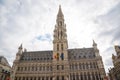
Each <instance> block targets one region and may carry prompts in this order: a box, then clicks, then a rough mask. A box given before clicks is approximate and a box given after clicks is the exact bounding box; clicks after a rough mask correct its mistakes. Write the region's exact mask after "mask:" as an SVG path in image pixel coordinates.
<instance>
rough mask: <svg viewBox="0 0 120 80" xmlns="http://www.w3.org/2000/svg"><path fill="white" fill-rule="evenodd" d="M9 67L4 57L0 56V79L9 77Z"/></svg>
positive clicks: (4, 79)
mask: <svg viewBox="0 0 120 80" xmlns="http://www.w3.org/2000/svg"><path fill="white" fill-rule="evenodd" d="M10 72H11V67H10V65H9V63H8V61H7V60H6V58H5V57H3V56H0V80H7V79H10Z"/></svg>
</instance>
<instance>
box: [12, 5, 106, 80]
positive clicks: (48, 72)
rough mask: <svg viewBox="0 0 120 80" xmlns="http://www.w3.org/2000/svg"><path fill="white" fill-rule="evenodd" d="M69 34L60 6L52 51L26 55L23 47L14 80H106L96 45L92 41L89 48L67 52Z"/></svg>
mask: <svg viewBox="0 0 120 80" xmlns="http://www.w3.org/2000/svg"><path fill="white" fill-rule="evenodd" d="M66 31H67V30H66V24H65V20H64V15H63V13H62V9H61V6H59V11H58V14H57V19H56V24H55V28H54V34H53V38H54V39H53V50H48V51H27V50H26V49H25V50H24V51H23V47H22V45H20V47H19V48H18V52H17V54H16V59H15V60H14V63H13V67H12V68H13V77H12V78H13V80H103V78H104V77H105V70H104V66H103V61H102V57H101V56H100V54H99V49H98V48H97V43H95V41H94V40H93V44H92V47H90V48H75V49H68V46H69V44H68V40H67V33H66ZM43 46H44V45H43Z"/></svg>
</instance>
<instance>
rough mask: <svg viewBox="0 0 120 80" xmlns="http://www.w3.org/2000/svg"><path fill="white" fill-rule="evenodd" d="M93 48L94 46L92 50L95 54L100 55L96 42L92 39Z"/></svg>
mask: <svg viewBox="0 0 120 80" xmlns="http://www.w3.org/2000/svg"><path fill="white" fill-rule="evenodd" d="M93 48H94V51H95V56H96V57H99V56H100V54H99V49H98V48H97V43H95V41H94V40H93Z"/></svg>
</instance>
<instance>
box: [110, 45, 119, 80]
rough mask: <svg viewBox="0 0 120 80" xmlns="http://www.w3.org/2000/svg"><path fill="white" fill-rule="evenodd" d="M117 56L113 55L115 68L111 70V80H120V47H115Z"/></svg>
mask: <svg viewBox="0 0 120 80" xmlns="http://www.w3.org/2000/svg"><path fill="white" fill-rule="evenodd" d="M115 51H116V54H117V55H116V56H115V55H114V54H113V55H112V60H113V65H114V67H113V68H110V69H109V78H110V80H120V46H118V45H116V46H115Z"/></svg>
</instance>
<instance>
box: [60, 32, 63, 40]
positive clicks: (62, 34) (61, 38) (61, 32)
mask: <svg viewBox="0 0 120 80" xmlns="http://www.w3.org/2000/svg"><path fill="white" fill-rule="evenodd" d="M60 34H61V39H62V36H63V33H62V31H61V33H60Z"/></svg>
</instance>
